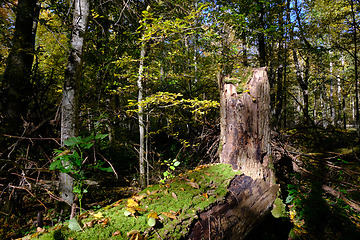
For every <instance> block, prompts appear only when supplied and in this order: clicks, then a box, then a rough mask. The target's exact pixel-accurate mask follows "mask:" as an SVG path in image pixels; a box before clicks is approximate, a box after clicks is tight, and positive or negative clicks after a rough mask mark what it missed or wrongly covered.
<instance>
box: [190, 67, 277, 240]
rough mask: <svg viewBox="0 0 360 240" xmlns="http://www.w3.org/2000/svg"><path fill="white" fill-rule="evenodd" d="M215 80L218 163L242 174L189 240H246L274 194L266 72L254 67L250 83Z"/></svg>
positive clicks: (236, 178) (271, 202) (273, 197)
mask: <svg viewBox="0 0 360 240" xmlns="http://www.w3.org/2000/svg"><path fill="white" fill-rule="evenodd" d="M246 76H247V75H246ZM219 79H220V80H219V81H220V82H219V84H220V114H221V116H220V119H221V123H220V124H221V138H220V147H219V148H220V150H219V151H220V162H221V163H225V164H230V165H231V166H232V167H233V169H234V170H239V171H241V173H242V174H244V175H241V176H236V177H235V178H234V179H233V181H232V183H231V186H230V189H229V192H230V194H229V196H228V198H227V200H226V202H225V203H224V204H221V205H218V206H214V207H212V208H210V210H209V211H207V212H204V213H202V214H201V215H200V217H199V220H198V221H197V223H196V224H195V225H194V227H193V229H192V230H191V235H190V239H244V238H245V237H246V235H247V234H248V233H249V232H250V231H251V230H252V229H253V228H254V227H255V226H256V225H257V224H259V223H260V222H261V221H262V219H263V218H264V216H266V215H267V214H268V213H269V212H270V210H271V206H272V204H273V202H274V201H275V198H276V195H277V191H278V186H277V185H275V184H274V173H273V170H272V163H271V160H270V159H271V158H270V85H269V81H268V78H267V72H266V68H265V67H263V68H257V69H254V70H253V76H252V78H251V79H250V80H249V81H247V79H246V78H244V79H243V80H240V81H238V82H236V81H234V79H231V81H229V79H226V78H224V79H221V78H219ZM245 81H247V82H245Z"/></svg>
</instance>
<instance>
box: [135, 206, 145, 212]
mask: <svg viewBox="0 0 360 240" xmlns="http://www.w3.org/2000/svg"><path fill="white" fill-rule="evenodd" d="M134 209H135V210H136V211H139V212H146V210H145V209H142V208H139V207H135V208H134Z"/></svg>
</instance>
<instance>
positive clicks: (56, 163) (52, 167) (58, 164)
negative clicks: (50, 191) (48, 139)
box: [49, 159, 62, 170]
mask: <svg viewBox="0 0 360 240" xmlns="http://www.w3.org/2000/svg"><path fill="white" fill-rule="evenodd" d="M60 167H62V163H61V160H60V159H59V160H56V161H54V162H52V163H51V164H50V167H49V170H56V169H59V168H60Z"/></svg>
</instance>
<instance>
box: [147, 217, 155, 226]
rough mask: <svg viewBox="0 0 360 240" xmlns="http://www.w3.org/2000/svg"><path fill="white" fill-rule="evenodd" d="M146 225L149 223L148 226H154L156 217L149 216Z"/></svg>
mask: <svg viewBox="0 0 360 240" xmlns="http://www.w3.org/2000/svg"><path fill="white" fill-rule="evenodd" d="M148 225H149V226H150V227H153V226H155V225H156V219H155V218H153V217H151V218H149V220H148Z"/></svg>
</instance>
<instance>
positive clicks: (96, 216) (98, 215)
mask: <svg viewBox="0 0 360 240" xmlns="http://www.w3.org/2000/svg"><path fill="white" fill-rule="evenodd" d="M93 216H94V218H103V217H104V216H103V215H102V213H101V212H98V213H95V214H94V215H93Z"/></svg>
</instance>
